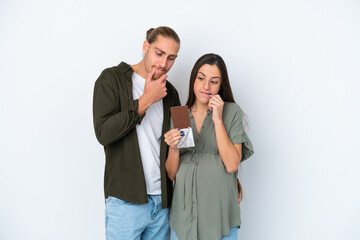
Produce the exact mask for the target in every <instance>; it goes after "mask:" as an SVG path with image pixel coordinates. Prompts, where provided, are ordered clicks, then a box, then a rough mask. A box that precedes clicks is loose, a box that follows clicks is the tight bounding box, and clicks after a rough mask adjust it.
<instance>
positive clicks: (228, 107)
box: [224, 102, 241, 113]
mask: <svg viewBox="0 0 360 240" xmlns="http://www.w3.org/2000/svg"><path fill="white" fill-rule="evenodd" d="M224 111H227V112H230V113H236V112H238V111H240V112H241V108H240V106H239V105H238V104H237V103H234V102H224Z"/></svg>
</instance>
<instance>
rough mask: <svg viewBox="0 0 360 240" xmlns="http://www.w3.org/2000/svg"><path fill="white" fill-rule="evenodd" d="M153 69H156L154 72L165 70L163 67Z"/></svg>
mask: <svg viewBox="0 0 360 240" xmlns="http://www.w3.org/2000/svg"><path fill="white" fill-rule="evenodd" d="M155 71H156V72H160V73H163V72H165V69H162V68H155Z"/></svg>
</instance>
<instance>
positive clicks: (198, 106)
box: [165, 54, 253, 240]
mask: <svg viewBox="0 0 360 240" xmlns="http://www.w3.org/2000/svg"><path fill="white" fill-rule="evenodd" d="M186 105H187V106H188V107H189V114H190V121H191V127H192V130H193V135H194V140H195V147H193V148H182V149H178V148H177V144H178V143H179V141H180V139H181V137H182V135H183V134H182V132H180V130H178V129H172V130H170V131H168V132H167V133H166V134H165V142H166V143H167V144H168V145H169V147H170V148H169V155H168V158H167V160H166V171H167V174H168V176H169V178H170V179H171V180H173V181H175V189H174V196H173V201H172V205H171V209H170V227H171V229H172V235H173V239H174V240H176V239H180V240H182V239H184V240H187V239H200V240H212V239H214V240H219V239H234V240H235V239H236V240H237V236H238V228H239V227H240V208H239V205H238V200H237V199H238V190H237V189H238V188H237V170H238V166H239V164H240V161H242V160H245V159H247V158H248V157H250V156H251V155H252V154H253V148H252V144H251V142H250V140H249V138H248V136H247V134H246V133H245V131H244V126H243V122H242V111H241V109H240V107H239V106H238V105H237V104H236V103H235V101H234V97H233V94H232V91H231V87H230V82H229V78H228V74H227V70H226V66H225V63H224V61H223V59H222V58H221V57H220V56H219V55H216V54H205V55H204V56H202V57H201V58H199V60H198V61H197V62H196V63H195V65H194V67H193V69H192V72H191V76H190V87H189V97H188V100H187V103H186Z"/></svg>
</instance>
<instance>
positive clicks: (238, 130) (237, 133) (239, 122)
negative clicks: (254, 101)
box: [229, 107, 254, 161]
mask: <svg viewBox="0 0 360 240" xmlns="http://www.w3.org/2000/svg"><path fill="white" fill-rule="evenodd" d="M229 138H230V140H231V142H232V143H233V144H238V143H242V158H241V161H244V160H246V159H248V158H249V157H250V156H251V155H253V154H254V149H253V146H252V143H251V141H250V139H249V137H248V135H247V134H246V132H245V129H244V123H243V117H242V110H241V109H240V107H238V108H237V110H236V111H235V114H234V117H233V120H232V122H231V126H230V130H229Z"/></svg>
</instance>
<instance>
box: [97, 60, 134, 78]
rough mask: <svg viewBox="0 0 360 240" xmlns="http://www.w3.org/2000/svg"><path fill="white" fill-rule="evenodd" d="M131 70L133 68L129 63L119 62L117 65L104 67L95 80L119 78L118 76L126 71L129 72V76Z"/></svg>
mask: <svg viewBox="0 0 360 240" xmlns="http://www.w3.org/2000/svg"><path fill="white" fill-rule="evenodd" d="M132 71H133V70H132V68H131V66H130V65H129V64H127V63H125V62H121V63H120V64H119V65H117V66H112V67H108V68H105V69H104V70H103V71H102V72H101V74H100V76H99V78H98V79H97V82H104V81H105V82H106V81H111V80H114V79H117V78H119V77H120V76H124V74H126V73H129V75H130V76H131V74H132Z"/></svg>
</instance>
